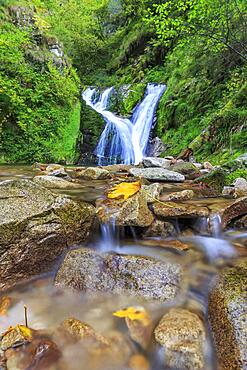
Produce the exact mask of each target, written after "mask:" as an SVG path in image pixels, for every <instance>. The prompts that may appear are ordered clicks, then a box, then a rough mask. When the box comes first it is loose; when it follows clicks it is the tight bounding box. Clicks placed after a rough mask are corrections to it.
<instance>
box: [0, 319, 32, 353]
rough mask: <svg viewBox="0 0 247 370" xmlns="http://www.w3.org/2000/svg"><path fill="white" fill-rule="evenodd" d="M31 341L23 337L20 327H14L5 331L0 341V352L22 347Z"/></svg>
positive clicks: (28, 337)
mask: <svg viewBox="0 0 247 370" xmlns="http://www.w3.org/2000/svg"><path fill="white" fill-rule="evenodd" d="M31 340H32V338H31V336H27V335H25V331H23V330H22V326H20V325H19V326H18V325H17V326H16V327H15V328H13V329H11V330H9V331H7V332H6V333H5V334H4V335H3V337H2V339H1V344H0V346H1V350H2V351H6V350H7V349H8V348H11V347H14V346H18V345H23V344H25V343H29V342H30V341H31Z"/></svg>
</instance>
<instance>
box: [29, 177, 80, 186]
mask: <svg viewBox="0 0 247 370" xmlns="http://www.w3.org/2000/svg"><path fill="white" fill-rule="evenodd" d="M33 182H35V184H38V185H41V186H44V187H45V188H47V189H74V188H78V187H80V185H79V184H75V183H73V182H69V181H67V180H64V179H62V178H60V177H55V176H50V175H47V176H42V175H41V176H35V177H34V178H33Z"/></svg>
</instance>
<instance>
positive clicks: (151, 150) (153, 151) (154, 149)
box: [148, 137, 167, 157]
mask: <svg viewBox="0 0 247 370" xmlns="http://www.w3.org/2000/svg"><path fill="white" fill-rule="evenodd" d="M166 149H167V148H166V146H165V145H164V144H163V142H162V140H161V139H160V138H159V137H155V138H154V139H152V141H151V142H150V144H149V145H148V155H149V156H150V157H158V156H159V155H161V153H162V152H164V151H165V150H166Z"/></svg>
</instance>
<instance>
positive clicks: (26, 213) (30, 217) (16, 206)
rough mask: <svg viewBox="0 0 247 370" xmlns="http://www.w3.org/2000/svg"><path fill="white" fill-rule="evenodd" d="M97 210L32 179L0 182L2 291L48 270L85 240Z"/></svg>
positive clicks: (0, 265)
mask: <svg viewBox="0 0 247 370" xmlns="http://www.w3.org/2000/svg"><path fill="white" fill-rule="evenodd" d="M93 219H94V207H93V206H92V205H89V204H87V203H84V202H78V203H77V202H74V201H73V200H71V199H70V198H68V197H66V196H60V195H58V194H53V193H52V192H51V191H49V190H48V189H45V188H44V187H42V186H40V185H37V184H35V183H33V182H32V181H29V180H14V181H4V182H2V183H0V276H1V277H0V289H4V288H8V287H10V286H13V285H14V284H15V283H16V282H20V281H21V280H22V279H26V278H29V277H31V276H34V275H36V274H38V273H41V272H44V271H47V270H49V268H50V267H51V266H52V265H53V263H54V262H55V260H56V259H57V257H59V256H60V255H61V254H62V253H63V252H64V251H65V250H66V249H67V247H68V245H72V244H74V243H79V242H82V241H83V240H85V238H86V237H87V236H88V233H89V230H90V227H91V225H92V222H93Z"/></svg>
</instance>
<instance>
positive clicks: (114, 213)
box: [97, 191, 154, 227]
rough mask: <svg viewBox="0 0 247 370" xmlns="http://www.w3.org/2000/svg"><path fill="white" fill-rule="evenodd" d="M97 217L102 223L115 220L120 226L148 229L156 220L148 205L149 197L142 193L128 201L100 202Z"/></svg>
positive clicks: (107, 200)
mask: <svg viewBox="0 0 247 370" xmlns="http://www.w3.org/2000/svg"><path fill="white" fill-rule="evenodd" d="M97 216H98V218H99V219H100V221H101V222H102V223H109V222H111V220H112V219H114V222H115V223H116V225H118V226H139V227H148V226H150V225H151V224H152V222H153V220H154V216H153V213H152V212H151V211H150V209H149V208H148V205H147V196H146V194H145V193H143V192H142V191H140V192H139V193H137V194H136V195H134V196H132V197H130V198H128V199H126V200H114V199H111V200H110V199H106V200H103V201H101V200H99V201H98V202H97Z"/></svg>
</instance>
